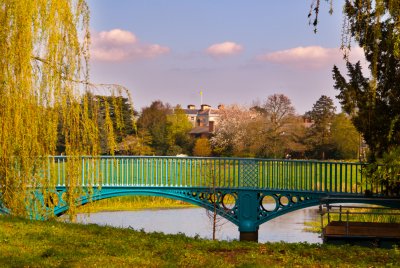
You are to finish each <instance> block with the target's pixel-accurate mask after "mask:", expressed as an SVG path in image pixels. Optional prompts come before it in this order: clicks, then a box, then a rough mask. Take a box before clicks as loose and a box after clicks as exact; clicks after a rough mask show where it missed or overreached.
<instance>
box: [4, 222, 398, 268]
mask: <svg viewBox="0 0 400 268" xmlns="http://www.w3.org/2000/svg"><path fill="white" fill-rule="evenodd" d="M399 262H400V251H399V250H397V249H392V250H384V249H369V248H360V247H350V246H343V247H335V246H325V245H323V246H320V245H310V244H287V243H266V244H257V243H243V242H237V241H234V242H214V241H208V240H202V239H193V238H187V237H185V236H183V235H164V234H160V233H151V234H146V233H144V232H138V231H134V230H130V229H119V228H112V227H100V226H96V225H80V224H67V223H59V222H52V221H49V222H40V221H39V222H38V221H32V222H30V221H27V220H22V219H16V218H10V217H4V216H0V267H23V266H26V267H28V266H29V267H57V266H63V267H95V266H97V267H138V266H145V267H177V266H180V267H237V266H241V267H271V266H276V267H282V266H308V267H310V266H311V267H320V266H324V267H329V266H332V267H337V266H343V267H356V266H361V267H372V266H374V267H379V266H385V265H393V266H397V265H398V263H399Z"/></svg>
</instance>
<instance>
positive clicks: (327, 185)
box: [50, 156, 382, 194]
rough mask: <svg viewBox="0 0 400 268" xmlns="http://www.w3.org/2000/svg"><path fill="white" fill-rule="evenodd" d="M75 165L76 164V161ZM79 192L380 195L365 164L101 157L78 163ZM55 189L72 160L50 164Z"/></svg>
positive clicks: (65, 176)
mask: <svg viewBox="0 0 400 268" xmlns="http://www.w3.org/2000/svg"><path fill="white" fill-rule="evenodd" d="M75 160H76V159H75ZM78 161H79V163H80V174H79V176H80V179H79V185H81V186H116V187H123V186H127V187H128V186H138V187H139V186H147V187H209V188H212V187H226V188H255V189H273V190H296V191H308V192H310V191H311V192H331V193H356V194H364V193H365V191H369V192H371V193H380V192H381V191H382V189H381V188H380V187H378V186H374V185H372V184H371V183H370V182H368V181H367V178H366V177H365V176H364V175H363V172H362V171H361V170H362V168H363V166H364V165H365V164H362V163H350V162H324V161H305V160H304V161H303V160H276V159H249V158H197V157H144V156H115V157H109V156H101V157H81V158H80V159H79V160H78ZM50 162H51V169H52V172H51V174H53V175H52V177H53V180H54V181H55V183H56V184H57V185H58V186H64V185H66V184H68V177H69V175H68V174H67V173H68V171H67V168H66V167H67V165H68V164H69V162H72V161H71V158H68V157H63V156H56V157H52V158H51V161H50Z"/></svg>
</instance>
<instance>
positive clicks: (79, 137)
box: [0, 0, 115, 216]
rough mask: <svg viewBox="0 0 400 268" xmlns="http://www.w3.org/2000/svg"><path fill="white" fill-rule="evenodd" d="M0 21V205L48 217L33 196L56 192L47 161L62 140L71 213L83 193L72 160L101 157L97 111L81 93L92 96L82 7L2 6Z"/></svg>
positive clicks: (23, 1)
mask: <svg viewBox="0 0 400 268" xmlns="http://www.w3.org/2000/svg"><path fill="white" fill-rule="evenodd" d="M0 22H1V23H0V55H1V57H0V122H1V125H0V185H1V187H0V191H1V192H0V201H1V202H2V204H3V206H5V207H7V208H8V209H9V210H10V211H11V212H12V213H13V214H16V215H25V216H27V214H28V213H34V214H36V215H35V216H37V214H39V215H42V214H43V213H46V209H45V207H44V206H38V205H40V202H37V200H36V199H35V198H32V197H33V196H32V194H33V192H34V191H32V190H34V188H35V187H39V189H42V192H43V195H44V199H45V200H46V199H47V198H48V196H49V195H50V193H51V191H52V189H54V185H53V183H52V179H51V177H52V176H51V175H52V174H51V173H52V172H51V168H50V167H49V160H48V156H49V155H53V154H54V153H55V148H56V144H57V137H58V134H61V135H62V136H63V138H64V140H65V153H66V154H67V155H68V156H70V158H68V164H67V177H68V184H67V188H68V192H67V194H66V195H65V201H67V202H68V205H69V207H70V213H71V215H73V213H74V210H75V205H76V204H75V200H76V197H77V196H79V195H80V194H81V193H80V192H81V190H80V189H79V187H78V184H79V178H80V174H81V166H80V165H81V160H80V159H79V157H78V156H81V155H96V154H97V153H98V152H99V128H98V120H97V118H98V116H96V113H98V111H99V107H98V105H97V104H96V102H93V100H91V99H90V98H88V97H87V95H88V94H84V93H85V92H88V91H89V90H90V83H89V82H88V68H87V61H88V59H89V54H88V47H89V39H90V35H89V26H88V25H89V24H88V23H89V10H88V6H87V4H86V1H84V0H65V1H55V0H53V1H49V0H34V1H32V0H18V1H14V0H0ZM105 117H106V118H105V121H106V126H107V134H109V139H108V143H109V147H110V148H111V150H110V151H111V152H112V149H113V148H115V143H114V142H113V130H112V123H110V119H109V116H108V115H107V113H106V116H105ZM110 125H111V127H109V126H110ZM30 192H31V193H30ZM31 216H32V215H31Z"/></svg>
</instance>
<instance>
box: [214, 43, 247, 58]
mask: <svg viewBox="0 0 400 268" xmlns="http://www.w3.org/2000/svg"><path fill="white" fill-rule="evenodd" d="M242 50H243V47H242V46H241V45H239V44H236V43H234V42H224V43H219V44H214V45H211V46H209V47H208V48H207V54H209V55H211V56H214V57H219V56H229V55H235V54H238V53H240V52H241V51H242Z"/></svg>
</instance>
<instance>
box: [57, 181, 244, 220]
mask: <svg viewBox="0 0 400 268" xmlns="http://www.w3.org/2000/svg"><path fill="white" fill-rule="evenodd" d="M62 194H63V191H58V195H59V196H60V198H59V199H60V200H61V196H62ZM212 194H213V193H210V192H209V189H186V190H184V189H161V190H160V189H155V188H144V187H138V188H130V189H129V188H127V189H115V188H113V189H108V188H103V189H101V190H99V191H95V192H94V193H93V194H91V195H86V196H82V197H81V198H80V200H79V201H78V203H79V204H80V206H83V205H86V204H88V203H89V202H96V201H100V200H103V199H108V198H113V197H121V196H158V197H165V198H169V199H174V200H180V201H184V202H187V203H190V204H193V205H195V206H198V207H202V208H205V209H207V210H209V211H212V212H213V211H214V206H215V211H216V213H217V214H218V215H220V216H222V217H224V218H226V219H227V220H229V221H231V222H232V223H234V224H236V225H237V224H238V221H237V218H236V217H235V215H234V213H233V211H234V210H235V209H237V208H236V207H235V206H234V207H233V208H232V209H226V207H225V205H224V204H223V203H222V198H223V195H224V194H222V193H221V192H217V193H215V195H217V196H218V197H216V198H215V199H213V198H212V197H210V195H212ZM67 210H68V206H67V205H66V204H65V203H64V202H60V203H59V205H57V206H56V207H55V208H54V215H56V216H61V215H63V214H65V213H66V212H67Z"/></svg>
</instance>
